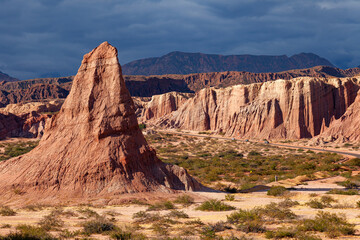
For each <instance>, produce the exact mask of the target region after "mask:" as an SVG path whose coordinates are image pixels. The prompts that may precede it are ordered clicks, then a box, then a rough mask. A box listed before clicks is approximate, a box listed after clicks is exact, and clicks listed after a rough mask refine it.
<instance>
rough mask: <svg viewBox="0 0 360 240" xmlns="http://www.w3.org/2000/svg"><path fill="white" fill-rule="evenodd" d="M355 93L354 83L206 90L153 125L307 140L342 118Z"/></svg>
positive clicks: (305, 81)
mask: <svg viewBox="0 0 360 240" xmlns="http://www.w3.org/2000/svg"><path fill="white" fill-rule="evenodd" d="M358 89H359V79H358V78H343V79H336V78H332V79H317V78H309V77H302V78H295V79H291V80H277V81H272V82H265V83H259V84H250V85H236V86H232V87H228V88H224V89H215V88H206V89H203V90H201V91H199V92H197V93H196V95H195V97H193V98H191V99H189V100H188V101H187V102H185V103H184V104H183V105H182V106H181V107H180V108H179V109H178V110H177V111H174V112H172V113H171V114H168V115H166V116H164V117H162V118H160V119H159V120H158V121H157V123H156V124H157V125H159V126H163V127H174V128H180V129H187V130H196V131H203V130H212V131H217V132H222V133H225V134H226V135H227V136H234V137H242V138H257V139H263V138H276V139H285V138H290V139H299V138H311V137H313V136H316V135H318V134H320V133H321V132H323V131H324V130H325V128H326V127H328V126H329V125H330V123H331V122H332V121H334V120H335V119H338V118H340V117H341V116H342V115H343V114H344V113H345V111H346V110H347V108H348V107H349V106H350V105H351V104H352V103H353V102H354V100H355V97H356V94H357V92H358Z"/></svg>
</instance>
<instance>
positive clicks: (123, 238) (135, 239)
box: [110, 229, 147, 240]
mask: <svg viewBox="0 0 360 240" xmlns="http://www.w3.org/2000/svg"><path fill="white" fill-rule="evenodd" d="M110 238H111V239H117V240H145V239H147V238H146V237H145V235H143V234H138V233H136V232H133V231H129V230H127V231H125V230H122V229H118V230H116V231H112V232H111V233H110Z"/></svg>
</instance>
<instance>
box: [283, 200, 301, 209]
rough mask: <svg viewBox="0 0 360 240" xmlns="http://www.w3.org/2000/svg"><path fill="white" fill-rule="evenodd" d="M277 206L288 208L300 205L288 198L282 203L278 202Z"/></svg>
mask: <svg viewBox="0 0 360 240" xmlns="http://www.w3.org/2000/svg"><path fill="white" fill-rule="evenodd" d="M277 205H278V206H279V207H281V208H290V207H294V206H297V205H300V203H299V202H298V201H293V200H291V199H290V198H286V199H285V200H284V201H282V202H279V203H278V204H277Z"/></svg>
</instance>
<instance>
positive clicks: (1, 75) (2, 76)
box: [0, 71, 19, 82]
mask: <svg viewBox="0 0 360 240" xmlns="http://www.w3.org/2000/svg"><path fill="white" fill-rule="evenodd" d="M0 81H7V82H13V81H19V79H16V78H13V77H10V76H9V75H7V74H6V73H3V72H1V71H0Z"/></svg>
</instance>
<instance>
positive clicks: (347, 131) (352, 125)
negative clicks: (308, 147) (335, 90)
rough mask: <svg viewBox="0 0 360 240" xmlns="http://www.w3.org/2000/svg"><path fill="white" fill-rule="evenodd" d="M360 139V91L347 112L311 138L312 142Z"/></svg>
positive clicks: (357, 140)
mask: <svg viewBox="0 0 360 240" xmlns="http://www.w3.org/2000/svg"><path fill="white" fill-rule="evenodd" d="M359 141H360V92H359V93H358V95H357V97H356V99H355V101H354V103H353V104H351V106H350V107H348V108H347V110H346V112H345V113H344V114H343V115H342V116H341V117H340V118H339V119H337V120H335V121H333V122H331V124H330V126H329V127H328V128H326V129H325V130H324V132H323V133H322V134H320V135H319V136H317V137H315V138H314V139H312V140H311V143H315V144H319V143H324V142H338V143H344V142H359Z"/></svg>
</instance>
